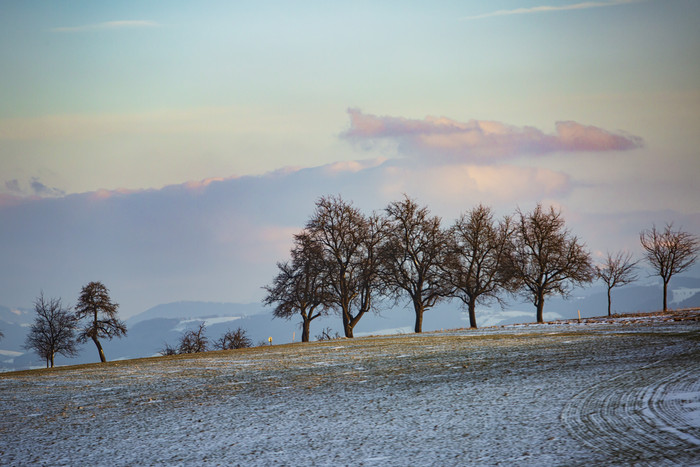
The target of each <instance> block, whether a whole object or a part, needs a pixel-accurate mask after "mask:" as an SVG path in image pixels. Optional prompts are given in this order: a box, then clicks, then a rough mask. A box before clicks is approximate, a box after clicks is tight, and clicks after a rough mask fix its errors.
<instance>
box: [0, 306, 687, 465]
mask: <svg viewBox="0 0 700 467" xmlns="http://www.w3.org/2000/svg"><path fill="white" fill-rule="evenodd" d="M691 318H692V320H681V321H673V320H672V319H671V320H667V319H666V318H662V317H655V318H651V319H650V318H645V319H635V320H624V321H622V322H618V323H617V324H577V325H571V324H566V325H565V324H558V325H529V326H512V327H509V328H498V329H485V330H478V331H469V330H462V331H453V332H439V333H427V334H423V335H404V336H391V337H366V338H357V339H352V340H347V339H341V340H336V341H329V342H328V341H327V342H321V343H310V344H290V345H282V346H272V347H261V348H257V349H244V350H241V351H226V352H212V353H206V354H200V355H195V356H176V357H159V358H151V359H143V360H135V361H128V362H127V361H123V362H113V363H107V364H102V365H100V364H95V365H87V366H80V367H63V368H59V369H55V370H34V371H31V372H23V373H7V374H3V375H0V405H2V407H3V417H2V419H0V433H2V440H3V441H2V444H0V458H2V460H3V463H7V464H11V465H13V464H17V465H26V464H59V465H60V464H74V463H76V462H79V463H85V464H100V463H104V462H105V460H106V459H109V463H110V464H112V465H134V464H140V465H144V464H149V465H153V464H191V465H194V464H196V465H221V464H227V465H236V464H240V465H313V464H320V465H350V464H352V465H361V464H362V465H435V464H439V465H495V464H504V465H563V464H566V465H594V464H602V465H625V464H631V463H634V464H654V465H662V464H666V463H668V464H680V465H683V464H685V465H688V464H693V463H695V462H697V460H698V459H700V412H699V411H698V409H697V408H698V407H700V380H698V378H697V375H698V374H700V346H698V342H699V341H700V321H697V315H695V316H694V317H691ZM623 323H624V324H623ZM86 433H90V436H89V437H88V436H85V434H86Z"/></svg>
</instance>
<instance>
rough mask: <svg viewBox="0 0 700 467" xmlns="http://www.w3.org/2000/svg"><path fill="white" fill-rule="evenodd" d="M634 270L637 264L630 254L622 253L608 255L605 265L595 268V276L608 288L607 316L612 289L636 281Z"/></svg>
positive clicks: (609, 313)
mask: <svg viewBox="0 0 700 467" xmlns="http://www.w3.org/2000/svg"><path fill="white" fill-rule="evenodd" d="M636 268H637V262H636V261H632V254H631V253H627V252H622V251H621V252H618V253H616V254H615V255H612V254H610V253H608V255H607V258H606V260H605V263H604V264H603V265H601V266H597V267H596V275H597V276H598V277H599V278H600V279H601V280H602V281H603V282H605V285H606V286H607V287H608V316H612V310H611V308H612V297H611V291H612V289H613V287H621V286H623V285H626V284H629V283H630V282H634V281H636V280H637V275H636V274H635V273H634V271H635V269H636Z"/></svg>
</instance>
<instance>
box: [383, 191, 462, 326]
mask: <svg viewBox="0 0 700 467" xmlns="http://www.w3.org/2000/svg"><path fill="white" fill-rule="evenodd" d="M385 211H386V214H387V219H388V230H387V232H388V235H387V239H386V242H385V243H384V244H383V246H382V248H381V251H382V264H383V274H382V276H383V279H384V281H385V284H386V286H387V291H388V292H389V293H390V294H391V295H392V296H393V297H394V298H395V299H397V300H398V299H399V297H401V296H403V295H407V296H408V299H409V300H410V302H411V304H412V305H413V310H414V312H415V315H416V321H415V328H414V329H415V332H422V330H423V313H424V312H425V311H426V310H428V309H430V308H431V307H433V306H434V305H435V304H436V303H438V302H439V301H440V300H443V299H444V298H445V297H446V296H448V295H449V293H450V287H449V285H448V284H447V283H446V282H445V280H444V277H443V274H442V269H441V268H440V265H441V264H442V263H443V261H444V256H445V253H446V246H447V234H446V233H445V232H444V231H443V230H442V228H441V227H440V222H441V220H440V218H439V217H437V216H431V215H430V211H429V210H428V208H427V207H420V206H418V204H417V203H416V202H415V201H414V200H412V199H410V198H409V197H408V196H404V199H403V200H402V201H395V202H392V203H390V204H389V205H388V206H387V207H386V209H385Z"/></svg>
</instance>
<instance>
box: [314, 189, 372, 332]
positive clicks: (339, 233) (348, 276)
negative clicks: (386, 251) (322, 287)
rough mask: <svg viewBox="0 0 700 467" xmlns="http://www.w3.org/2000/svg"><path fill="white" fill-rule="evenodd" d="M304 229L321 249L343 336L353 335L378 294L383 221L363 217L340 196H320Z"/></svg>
mask: <svg viewBox="0 0 700 467" xmlns="http://www.w3.org/2000/svg"><path fill="white" fill-rule="evenodd" d="M306 231H307V232H308V234H309V236H310V237H311V241H312V242H314V243H317V244H318V245H320V246H321V248H322V249H323V268H324V271H325V274H326V285H327V291H328V294H329V297H330V302H329V303H330V305H331V306H332V307H333V308H335V309H336V310H337V311H338V312H339V313H340V315H341V317H342V320H343V330H344V332H345V337H353V329H354V327H355V325H357V323H358V322H359V321H360V319H361V318H362V317H363V316H364V314H365V313H367V312H368V311H369V310H371V309H372V306H373V304H374V300H375V298H376V297H377V295H378V294H380V293H381V281H380V278H379V264H380V260H379V255H378V249H379V245H380V244H381V242H382V241H383V238H384V236H385V231H384V225H383V222H382V220H381V219H380V218H379V217H378V216H376V215H372V216H370V217H369V218H367V217H365V216H364V215H363V214H362V213H361V212H360V210H359V209H357V208H356V207H354V206H353V205H352V204H351V203H347V202H345V201H344V200H343V199H342V198H341V197H340V196H337V197H336V196H330V197H321V198H320V199H319V200H318V201H317V202H316V210H315V211H314V214H313V215H312V216H311V218H310V219H309V221H308V222H307V224H306Z"/></svg>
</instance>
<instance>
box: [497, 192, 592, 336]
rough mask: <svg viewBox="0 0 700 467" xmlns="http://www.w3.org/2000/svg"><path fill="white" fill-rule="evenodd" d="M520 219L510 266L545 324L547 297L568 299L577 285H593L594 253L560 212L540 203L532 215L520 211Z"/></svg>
mask: <svg viewBox="0 0 700 467" xmlns="http://www.w3.org/2000/svg"><path fill="white" fill-rule="evenodd" d="M517 216H518V220H517V221H516V226H515V236H514V237H513V238H514V243H513V247H512V254H511V258H510V267H512V271H513V273H514V274H515V278H516V279H517V280H518V281H519V282H520V285H521V293H522V295H523V296H524V297H526V298H527V299H529V300H531V301H532V303H533V305H535V308H536V310H537V322H538V323H542V322H544V320H543V311H542V310H543V309H544V301H545V298H546V297H548V296H550V295H562V296H567V295H568V294H569V292H570V291H571V289H572V288H573V287H574V286H577V285H583V284H586V283H588V282H591V281H592V280H593V277H594V274H595V272H594V268H593V266H592V263H591V256H590V253H588V251H586V249H585V245H584V244H583V243H581V242H579V240H578V238H576V237H575V236H572V235H571V233H570V232H569V231H568V230H567V229H566V228H565V226H564V219H563V218H562V216H561V212H560V211H557V210H555V209H554V207H551V206H550V208H549V210H545V209H543V208H542V205H541V204H537V207H536V208H535V209H534V210H533V211H532V212H530V213H523V212H522V211H521V210H520V209H518V210H517Z"/></svg>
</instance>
